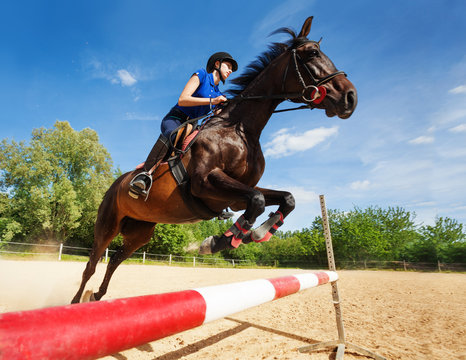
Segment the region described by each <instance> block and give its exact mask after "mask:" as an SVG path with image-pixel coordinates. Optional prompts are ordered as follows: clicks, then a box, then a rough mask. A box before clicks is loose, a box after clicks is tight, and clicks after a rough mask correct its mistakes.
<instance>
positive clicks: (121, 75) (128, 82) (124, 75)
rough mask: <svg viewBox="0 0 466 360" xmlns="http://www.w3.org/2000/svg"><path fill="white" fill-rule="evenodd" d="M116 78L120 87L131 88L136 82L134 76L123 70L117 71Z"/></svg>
mask: <svg viewBox="0 0 466 360" xmlns="http://www.w3.org/2000/svg"><path fill="white" fill-rule="evenodd" d="M117 76H118V79H119V82H120V83H121V85H122V86H133V85H134V84H136V82H137V80H136V79H135V78H134V76H133V75H131V74H130V73H129V72H128V70H125V69H120V70H118V71H117Z"/></svg>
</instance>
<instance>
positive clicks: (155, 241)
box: [142, 224, 188, 255]
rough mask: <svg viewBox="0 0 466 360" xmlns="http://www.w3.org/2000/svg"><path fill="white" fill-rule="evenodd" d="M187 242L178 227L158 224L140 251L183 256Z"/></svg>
mask: <svg viewBox="0 0 466 360" xmlns="http://www.w3.org/2000/svg"><path fill="white" fill-rule="evenodd" d="M187 240H188V236H187V235H186V233H185V232H184V231H183V229H182V228H181V226H180V225H170V224H158V225H157V226H156V227H155V231H154V235H153V236H152V239H151V241H150V242H149V243H148V244H147V245H145V246H144V247H143V248H142V250H144V251H146V252H149V253H151V254H173V255H183V254H184V253H185V251H184V248H185V246H186V245H187Z"/></svg>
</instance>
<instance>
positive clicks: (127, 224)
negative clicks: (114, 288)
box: [94, 218, 156, 300]
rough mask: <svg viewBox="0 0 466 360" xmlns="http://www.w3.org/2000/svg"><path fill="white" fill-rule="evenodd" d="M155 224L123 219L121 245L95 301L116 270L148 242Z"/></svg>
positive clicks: (102, 293)
mask: <svg viewBox="0 0 466 360" xmlns="http://www.w3.org/2000/svg"><path fill="white" fill-rule="evenodd" d="M155 225H156V224H155V223H150V222H145V221H138V220H134V219H131V218H125V219H123V221H122V226H121V231H120V232H121V234H122V235H123V239H124V241H123V245H122V246H120V247H119V248H118V250H117V251H116V253H114V254H113V255H112V257H111V258H110V261H109V262H108V265H107V271H106V273H105V277H104V280H103V281H102V284H101V285H100V288H99V291H98V292H96V293H94V298H95V300H100V299H101V298H102V296H104V295H105V294H106V292H107V288H108V284H109V282H110V279H111V278H112V275H113V273H114V272H115V270H116V268H117V267H118V266H119V265H120V264H121V263H122V262H123V261H124V260H126V259H127V258H129V257H130V256H131V254H132V253H133V252H135V251H136V250H137V249H139V248H140V247H141V246H143V245H145V244H147V243H148V242H149V241H150V238H151V236H152V234H153V233H154V227H155Z"/></svg>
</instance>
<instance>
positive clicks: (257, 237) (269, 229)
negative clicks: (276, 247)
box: [243, 187, 295, 244]
mask: <svg viewBox="0 0 466 360" xmlns="http://www.w3.org/2000/svg"><path fill="white" fill-rule="evenodd" d="M256 190H259V191H260V192H261V193H262V194H263V195H264V198H265V206H270V205H279V207H278V210H277V211H276V212H275V213H271V214H270V216H269V218H268V219H267V220H266V221H264V222H263V223H262V224H261V225H260V226H259V227H258V228H256V229H254V230H252V231H251V232H249V233H248V235H247V236H245V238H244V239H243V243H245V244H247V243H249V242H251V241H255V242H262V241H268V240H270V238H271V237H272V235H273V234H274V233H275V232H276V231H277V229H278V228H279V227H280V226H282V225H283V220H284V218H285V217H286V216H287V215H288V214H289V213H290V212H292V211H293V210H294V208H295V200H294V197H293V195H292V194H291V193H289V192H288V191H278V190H271V189H264V188H259V187H256Z"/></svg>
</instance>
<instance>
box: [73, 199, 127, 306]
mask: <svg viewBox="0 0 466 360" xmlns="http://www.w3.org/2000/svg"><path fill="white" fill-rule="evenodd" d="M119 228H120V220H119V219H118V218H117V215H116V213H115V211H114V210H113V208H112V204H111V203H110V202H107V201H106V198H104V201H103V202H102V204H101V205H100V207H99V212H98V215H97V221H96V223H95V227H94V244H93V246H92V251H91V254H90V256H89V261H88V262H87V265H86V269H84V272H83V276H82V280H81V286H80V287H79V290H78V292H77V293H76V295H75V296H74V298H73V300H71V303H72V304H76V303H79V301H80V300H81V296H82V294H83V291H84V288H85V286H86V283H87V282H88V281H89V279H90V278H91V276H92V275H94V273H95V268H96V266H97V263H98V262H99V260H100V258H101V257H102V255H103V254H104V252H105V249H106V248H107V247H108V245H109V244H110V243H111V242H112V240H113V238H114V237H115V236H117V235H118V232H119V230H120V229H119Z"/></svg>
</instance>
